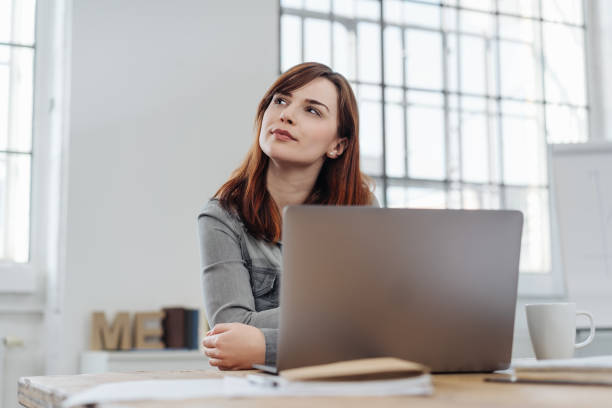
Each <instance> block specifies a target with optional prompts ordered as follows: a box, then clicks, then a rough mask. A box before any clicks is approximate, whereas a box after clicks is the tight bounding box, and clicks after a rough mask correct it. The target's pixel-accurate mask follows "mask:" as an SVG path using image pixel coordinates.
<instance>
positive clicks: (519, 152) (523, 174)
mask: <svg viewBox="0 0 612 408" xmlns="http://www.w3.org/2000/svg"><path fill="white" fill-rule="evenodd" d="M502 113H503V116H502V125H503V129H502V132H503V151H504V156H503V157H504V158H503V160H504V167H503V168H504V182H505V183H506V184H515V185H545V184H546V180H547V178H548V175H547V171H546V162H547V156H546V143H545V141H544V137H543V135H542V120H541V117H542V114H541V108H540V107H539V106H537V105H532V104H527V103H517V102H503V105H502Z"/></svg>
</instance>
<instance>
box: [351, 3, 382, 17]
mask: <svg viewBox="0 0 612 408" xmlns="http://www.w3.org/2000/svg"><path fill="white" fill-rule="evenodd" d="M355 1H356V2H357V17H363V18H369V19H374V20H380V0H355Z"/></svg>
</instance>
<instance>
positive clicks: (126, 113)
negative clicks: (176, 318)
mask: <svg viewBox="0 0 612 408" xmlns="http://www.w3.org/2000/svg"><path fill="white" fill-rule="evenodd" d="M72 18H73V20H72V23H73V26H72V64H71V71H72V77H71V87H72V92H71V112H70V117H71V122H70V127H71V130H70V147H69V177H68V191H69V193H68V210H67V214H68V218H67V231H66V232H67V242H66V268H65V275H64V285H65V286H64V298H63V303H62V312H63V315H62V321H61V330H57V331H56V333H58V334H59V335H60V336H61V339H60V343H61V351H60V353H59V355H58V356H57V358H56V361H55V364H54V367H52V368H50V371H52V372H55V373H75V372H76V371H77V367H78V359H79V354H80V352H81V351H82V350H84V349H86V348H87V347H88V341H89V318H90V314H91V312H92V311H94V310H104V311H106V312H107V317H109V318H112V316H113V314H114V312H115V311H118V310H127V311H138V310H157V309H159V308H161V307H163V306H168V305H176V304H178V305H186V306H193V307H200V306H201V303H202V295H201V292H200V276H199V254H198V247H197V235H196V212H197V210H198V209H199V208H200V207H201V206H202V205H203V204H204V203H205V202H206V201H207V199H208V198H209V197H210V196H211V195H212V194H213V193H214V192H215V191H216V189H217V188H218V187H219V186H220V185H221V183H222V182H223V181H225V180H226V179H227V178H228V176H229V174H230V172H231V171H232V170H233V169H234V168H235V167H236V166H237V165H238V163H239V161H240V160H241V159H242V157H243V156H244V154H245V152H246V150H247V148H248V147H249V145H250V143H251V141H252V140H253V132H252V124H253V118H254V114H255V109H256V106H257V104H258V102H259V99H260V98H261V96H263V93H264V92H265V90H266V89H267V87H268V86H269V85H270V84H271V83H272V82H273V80H274V79H275V77H276V75H277V70H278V62H277V61H278V55H277V52H278V51H277V48H278V46H277V44H278V39H277V38H278V3H277V1H276V0H266V1H257V2H254V1H249V0H241V1H239V0H232V1H201V0H180V1H173V2H167V1H161V0H160V1H150V0H131V1H129V2H126V1H124V0H111V1H104V2H101V1H97V0H78V1H75V2H74V8H73V11H72Z"/></svg>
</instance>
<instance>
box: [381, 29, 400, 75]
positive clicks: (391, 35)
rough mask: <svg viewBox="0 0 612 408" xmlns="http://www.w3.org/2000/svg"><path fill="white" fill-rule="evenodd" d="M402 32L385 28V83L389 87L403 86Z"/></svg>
mask: <svg viewBox="0 0 612 408" xmlns="http://www.w3.org/2000/svg"><path fill="white" fill-rule="evenodd" d="M403 52H404V51H403V50H402V30H401V29H400V28H398V27H387V28H385V82H386V83H387V84H388V85H400V86H401V85H403V83H404V82H403V79H402V66H403V64H404V62H403V59H404V58H403Z"/></svg>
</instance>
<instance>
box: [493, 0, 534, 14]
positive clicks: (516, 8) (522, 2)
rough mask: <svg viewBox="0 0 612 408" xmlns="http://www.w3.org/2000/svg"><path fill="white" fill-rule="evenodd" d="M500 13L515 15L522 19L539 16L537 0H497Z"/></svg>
mask: <svg viewBox="0 0 612 408" xmlns="http://www.w3.org/2000/svg"><path fill="white" fill-rule="evenodd" d="M497 7H498V8H499V12H500V13H508V14H516V15H519V16H524V17H538V16H539V15H540V7H539V0H497Z"/></svg>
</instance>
